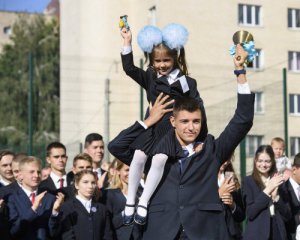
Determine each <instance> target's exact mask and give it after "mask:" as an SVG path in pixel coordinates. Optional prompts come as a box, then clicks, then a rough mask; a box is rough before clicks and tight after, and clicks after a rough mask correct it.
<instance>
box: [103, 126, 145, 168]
mask: <svg viewBox="0 0 300 240" xmlns="http://www.w3.org/2000/svg"><path fill="white" fill-rule="evenodd" d="M144 131H145V128H144V127H143V126H142V125H141V124H139V123H138V122H135V123H134V124H133V125H132V126H130V127H129V128H127V129H125V130H123V131H122V132H120V133H119V135H118V136H116V137H115V138H114V139H113V140H112V141H111V142H110V143H109V144H108V146H107V148H108V150H109V152H110V153H111V154H112V155H113V156H114V157H116V158H117V159H119V160H120V161H122V162H123V163H125V164H126V165H128V166H129V165H130V163H131V160H132V157H133V153H134V150H133V149H130V148H129V146H130V144H131V143H132V142H133V141H134V140H135V139H136V138H137V137H138V136H139V135H140V134H141V133H142V132H144Z"/></svg>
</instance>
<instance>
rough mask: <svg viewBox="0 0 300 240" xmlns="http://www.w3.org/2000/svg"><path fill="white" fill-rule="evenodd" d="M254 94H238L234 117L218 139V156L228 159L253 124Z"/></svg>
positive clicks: (223, 159) (224, 159)
mask: <svg viewBox="0 0 300 240" xmlns="http://www.w3.org/2000/svg"><path fill="white" fill-rule="evenodd" d="M254 96H255V95H254V94H253V93H252V94H238V101H237V108H236V110H235V114H234V116H233V118H232V119H231V120H230V122H229V124H228V125H227V126H226V128H225V129H224V131H223V132H222V133H221V135H220V136H219V138H218V139H217V140H216V148H217V151H216V153H217V158H218V159H221V161H222V162H224V161H227V160H228V159H229V158H230V157H231V154H232V153H233V152H234V150H235V148H236V147H237V146H238V144H239V143H240V142H241V141H242V140H243V138H244V137H245V136H246V135H247V133H248V132H249V130H250V129H251V127H252V125H253V117H254Z"/></svg>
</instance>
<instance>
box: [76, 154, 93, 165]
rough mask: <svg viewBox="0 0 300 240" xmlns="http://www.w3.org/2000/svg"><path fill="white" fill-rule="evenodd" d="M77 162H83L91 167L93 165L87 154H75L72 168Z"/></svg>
mask: <svg viewBox="0 0 300 240" xmlns="http://www.w3.org/2000/svg"><path fill="white" fill-rule="evenodd" d="M78 160H83V161H87V162H89V163H90V164H91V165H93V159H92V157H91V156H90V155H88V154H87V153H79V154H77V155H76V156H75V157H74V159H73V166H74V167H75V166H76V163H77V161H78Z"/></svg>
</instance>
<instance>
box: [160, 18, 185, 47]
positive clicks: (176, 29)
mask: <svg viewBox="0 0 300 240" xmlns="http://www.w3.org/2000/svg"><path fill="white" fill-rule="evenodd" d="M162 35H163V42H164V43H165V44H166V45H167V46H168V47H169V48H170V49H180V48H182V47H184V45H185V44H186V42H187V40H188V36H189V33H188V31H187V29H186V28H185V27H184V26H182V25H180V24H177V23H171V24H168V25H167V26H165V27H164V29H163V30H162Z"/></svg>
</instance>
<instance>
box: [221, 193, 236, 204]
mask: <svg viewBox="0 0 300 240" xmlns="http://www.w3.org/2000/svg"><path fill="white" fill-rule="evenodd" d="M221 200H222V202H223V203H224V204H226V205H229V206H230V207H231V206H232V205H233V203H234V202H233V197H232V195H231V194H230V193H224V194H223V195H222V196H221Z"/></svg>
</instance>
